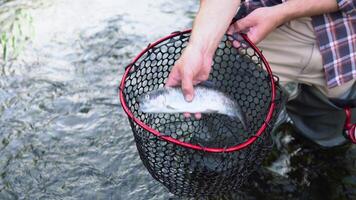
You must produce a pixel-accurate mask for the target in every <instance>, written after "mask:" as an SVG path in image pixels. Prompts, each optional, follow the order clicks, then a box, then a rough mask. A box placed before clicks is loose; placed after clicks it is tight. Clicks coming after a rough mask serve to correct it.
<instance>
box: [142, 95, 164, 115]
mask: <svg viewBox="0 0 356 200" xmlns="http://www.w3.org/2000/svg"><path fill="white" fill-rule="evenodd" d="M165 94H166V93H165V91H164V90H156V91H152V92H148V93H146V94H143V95H142V96H140V97H139V100H138V103H139V105H140V111H141V112H145V113H157V112H161V111H162V110H163V109H164V108H165V107H166V95H165Z"/></svg>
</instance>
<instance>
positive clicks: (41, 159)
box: [0, 0, 356, 199]
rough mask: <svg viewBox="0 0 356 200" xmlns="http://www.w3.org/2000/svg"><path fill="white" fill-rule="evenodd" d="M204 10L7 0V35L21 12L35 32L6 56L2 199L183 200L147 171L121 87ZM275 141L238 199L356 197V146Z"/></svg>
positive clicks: (101, 1)
mask: <svg viewBox="0 0 356 200" xmlns="http://www.w3.org/2000/svg"><path fill="white" fill-rule="evenodd" d="M197 8H198V5H197V2H196V1H193V0H189V1H184V2H183V1H182V2H174V3H173V2H168V1H165V0H157V1H150V2H148V1H143V0H141V1H140V0H120V1H116V0H76V1H69V0H58V1H21V0H13V1H4V0H0V20H1V21H0V24H1V26H0V30H1V34H2V33H3V32H6V31H9V30H10V29H5V28H4V27H10V26H11V25H9V24H11V23H12V22H13V21H11V20H9V19H12V20H14V19H16V12H15V11H16V10H23V11H22V12H23V13H27V14H26V16H27V17H28V18H25V19H31V20H30V21H31V23H30V26H31V27H32V28H33V31H34V33H33V34H32V35H31V34H29V35H31V37H29V38H28V35H27V34H28V33H22V35H16V36H15V39H16V38H17V39H18V41H19V42H21V41H22V44H21V45H23V48H22V47H21V51H19V52H18V55H17V56H14V57H13V58H12V57H11V55H12V54H11V52H12V53H14V51H13V50H14V49H16V47H18V46H16V45H15V46H12V47H11V45H12V44H11V42H9V43H8V45H10V48H9V49H8V58H10V59H8V60H7V61H6V62H4V59H1V61H0V64H1V66H0V67H1V73H0V199H168V198H172V199H176V197H174V196H173V195H171V194H169V193H168V192H167V190H166V189H165V188H163V187H162V186H161V185H160V184H158V183H157V182H155V181H154V180H153V178H151V176H150V175H149V174H148V172H147V171H146V169H145V168H144V167H143V165H142V163H141V161H140V159H139V156H138V154H137V150H136V147H135V144H134V141H133V137H132V133H131V130H130V128H129V125H128V122H127V120H126V117H125V115H124V113H123V111H122V110H121V108H120V103H119V100H118V98H117V86H118V82H119V80H120V78H121V76H122V73H123V66H125V65H127V64H128V63H129V62H130V59H132V58H133V57H134V56H135V55H136V54H137V53H138V52H139V51H140V49H142V48H143V47H145V46H146V45H147V44H148V42H152V41H154V40H156V39H158V38H159V37H162V36H164V35H166V34H168V33H170V32H172V31H175V30H182V29H186V28H188V27H190V26H191V22H192V19H193V17H194V13H195V12H196V10H197ZM18 16H22V15H18ZM4 19H7V20H4ZM158 19H159V20H158ZM25 21H26V20H25ZM6 24H7V25H6ZM23 24H24V26H26V24H27V23H23ZM27 25H28V24H27ZM26 30H27V29H25V28H24V29H23V31H26ZM9 33H11V31H10V32H9ZM8 38H11V37H8ZM11 40H13V39H10V40H9V41H11ZM17 44H18V43H17ZM18 45H20V44H18ZM21 45H20V46H21ZM1 47H2V48H3V46H1ZM11 48H12V49H11ZM2 53H3V52H2ZM2 58H3V57H2ZM15 58H16V59H15ZM275 142H276V144H277V145H276V147H275V149H274V151H273V152H272V153H271V156H270V157H269V158H267V159H266V163H265V166H264V167H262V168H261V170H259V171H257V172H255V173H254V174H253V175H252V176H251V178H250V179H249V180H248V181H247V183H246V185H245V187H244V189H243V191H242V192H237V193H238V194H239V195H238V196H239V197H240V199H265V198H268V199H285V198H290V199H355V198H356V196H355V195H356V194H355V190H356V172H355V169H356V167H355V166H356V164H355V162H356V161H355V155H356V152H355V151H356V150H355V147H344V148H339V149H334V150H322V149H319V148H317V147H315V146H313V145H310V144H308V143H307V142H305V140H302V139H299V138H297V137H295V136H294V133H293V131H291V129H290V127H288V126H285V127H284V128H282V129H281V130H280V131H279V132H278V133H277V134H276V136H275ZM231 198H237V197H236V196H234V197H231Z"/></svg>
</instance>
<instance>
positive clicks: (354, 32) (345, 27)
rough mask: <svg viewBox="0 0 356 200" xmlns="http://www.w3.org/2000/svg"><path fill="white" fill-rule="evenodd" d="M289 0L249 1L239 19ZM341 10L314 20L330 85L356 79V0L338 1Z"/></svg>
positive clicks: (244, 3) (243, 7)
mask: <svg viewBox="0 0 356 200" xmlns="http://www.w3.org/2000/svg"><path fill="white" fill-rule="evenodd" d="M285 1H287V0H245V1H243V2H242V4H241V8H242V9H240V10H243V11H245V12H240V11H239V12H240V13H238V15H239V16H238V17H236V18H237V19H238V18H241V17H243V16H246V15H247V14H248V13H250V12H252V11H253V10H255V9H257V8H259V7H265V6H274V5H277V4H280V3H283V2H285ZM335 1H336V2H337V3H338V6H339V12H334V13H325V14H323V15H318V16H313V17H312V23H313V27H314V32H315V35H316V40H317V43H318V45H319V50H320V53H321V56H322V60H323V67H324V72H325V79H326V82H327V83H326V84H327V86H328V87H329V88H333V87H336V86H338V85H342V84H344V83H346V82H348V81H350V80H353V79H356V0H335Z"/></svg>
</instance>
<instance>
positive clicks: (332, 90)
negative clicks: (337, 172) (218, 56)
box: [166, 0, 356, 147]
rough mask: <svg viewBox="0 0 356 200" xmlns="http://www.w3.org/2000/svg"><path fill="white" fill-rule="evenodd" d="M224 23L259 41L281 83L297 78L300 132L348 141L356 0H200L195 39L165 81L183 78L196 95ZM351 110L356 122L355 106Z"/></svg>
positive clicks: (355, 74)
mask: <svg viewBox="0 0 356 200" xmlns="http://www.w3.org/2000/svg"><path fill="white" fill-rule="evenodd" d="M239 7H240V9H239V12H238V17H241V16H244V17H242V18H240V19H239V20H237V21H236V22H235V23H233V24H231V25H230V23H231V21H232V19H233V18H234V16H235V14H236V12H235V11H236V10H238V8H239ZM226 30H228V33H234V32H242V33H246V34H247V36H248V37H249V38H250V40H251V41H252V42H253V43H256V44H258V47H259V48H260V49H261V50H263V53H264V56H265V57H266V59H267V60H268V61H269V64H270V66H271V68H272V71H273V73H274V74H276V75H277V76H279V80H280V84H281V85H282V86H283V85H286V84H287V83H290V82H296V83H298V84H299V86H298V92H297V93H295V94H296V95H292V96H290V97H289V102H288V103H287V105H286V107H287V112H288V115H289V116H290V118H291V119H292V121H293V124H294V125H295V127H296V130H297V131H298V132H300V133H301V134H302V135H303V136H305V137H306V138H308V139H310V140H312V141H314V142H315V143H317V144H319V145H321V146H324V147H333V146H338V145H341V144H344V143H345V142H346V139H345V137H343V135H342V132H343V130H344V124H345V112H344V111H343V109H342V108H341V107H343V106H348V105H349V106H352V105H353V106H355V104H356V103H355V101H356V2H355V0H322V1H320V0H288V1H285V0H279V1H278V0H277V1H272V0H246V1H243V2H242V3H241V5H240V1H239V0H226V1H221V0H201V1H200V8H199V11H198V13H197V16H196V18H195V20H194V24H193V29H192V33H191V37H190V40H189V43H188V45H187V47H186V48H185V50H184V52H183V53H182V55H181V57H180V58H179V59H178V60H177V62H176V63H175V65H174V67H173V68H172V71H171V73H170V75H169V78H168V80H167V82H166V85H167V86H177V85H181V87H182V90H183V93H184V96H185V99H186V100H187V101H192V99H193V98H194V88H193V85H196V84H198V83H200V82H202V81H205V80H207V79H208V76H209V73H210V71H211V65H212V59H213V55H214V53H215V50H216V49H217V47H218V44H219V42H220V41H221V38H222V36H223V35H224V34H225V32H226ZM352 112H353V120H354V121H353V122H355V121H356V108H354V109H352ZM185 115H186V116H189V113H185ZM195 117H196V118H200V117H201V114H200V113H195ZM353 134H355V133H353Z"/></svg>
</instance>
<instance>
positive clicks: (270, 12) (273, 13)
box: [228, 6, 285, 44]
mask: <svg viewBox="0 0 356 200" xmlns="http://www.w3.org/2000/svg"><path fill="white" fill-rule="evenodd" d="M284 19H285V18H284V15H283V13H282V12H281V10H280V8H279V7H278V6H273V7H261V8H257V9H256V10H254V11H253V12H251V13H250V14H249V15H247V16H246V17H244V18H242V19H240V20H238V21H236V22H235V23H234V24H232V25H231V26H230V27H229V30H228V33H229V34H232V33H235V32H240V33H246V34H247V36H248V37H249V38H250V40H251V41H252V42H253V43H254V44H258V43H259V42H260V41H262V40H263V39H264V38H265V37H266V36H267V35H268V34H269V33H271V32H272V31H273V30H274V29H275V28H277V27H278V26H280V25H281V24H282V23H284Z"/></svg>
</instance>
